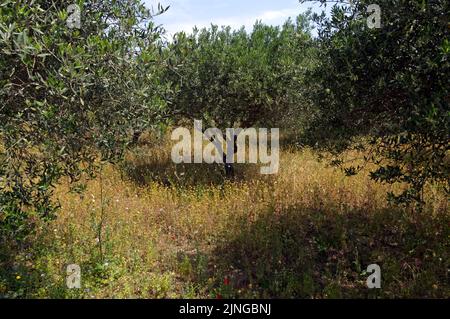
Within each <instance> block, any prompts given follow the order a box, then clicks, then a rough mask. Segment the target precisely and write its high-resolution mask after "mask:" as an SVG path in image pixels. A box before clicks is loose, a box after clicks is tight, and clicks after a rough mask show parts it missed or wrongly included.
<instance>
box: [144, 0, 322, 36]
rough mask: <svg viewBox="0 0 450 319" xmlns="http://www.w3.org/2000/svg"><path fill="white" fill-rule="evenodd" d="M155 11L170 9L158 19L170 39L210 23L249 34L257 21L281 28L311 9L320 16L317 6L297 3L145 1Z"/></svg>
mask: <svg viewBox="0 0 450 319" xmlns="http://www.w3.org/2000/svg"><path fill="white" fill-rule="evenodd" d="M145 2H146V4H147V5H148V6H149V7H151V6H153V7H154V8H156V7H157V5H158V2H159V3H161V4H162V5H163V6H168V5H170V9H169V10H168V11H167V12H166V13H164V14H163V15H161V16H158V17H156V18H155V21H156V22H157V23H158V24H162V25H163V26H164V28H165V29H166V30H167V31H168V34H169V35H172V34H174V33H175V32H178V31H186V32H190V31H192V28H193V27H194V26H197V27H198V28H201V27H207V26H209V25H210V24H211V23H213V24H217V25H219V26H222V25H230V26H231V27H232V28H234V29H238V28H240V27H241V26H245V27H246V29H247V30H251V27H252V26H253V24H254V23H255V21H256V20H261V21H262V22H264V23H266V24H270V25H281V24H283V22H284V21H286V19H287V18H289V17H295V16H297V15H298V14H299V13H302V12H304V11H306V10H307V9H308V8H309V7H311V8H312V9H313V11H316V12H320V11H321V9H320V7H319V4H318V3H317V2H308V3H305V4H300V3H299V2H298V0H228V1H224V0H159V1H155V0H145Z"/></svg>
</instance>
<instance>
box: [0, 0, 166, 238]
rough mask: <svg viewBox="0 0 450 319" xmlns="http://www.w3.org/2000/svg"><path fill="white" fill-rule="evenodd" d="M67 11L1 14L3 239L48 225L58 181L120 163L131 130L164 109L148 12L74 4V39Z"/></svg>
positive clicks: (19, 7) (28, 2)
mask: <svg viewBox="0 0 450 319" xmlns="http://www.w3.org/2000/svg"><path fill="white" fill-rule="evenodd" d="M72 3H73V1H50V0H48V1H45V0H38V1H35V0H21V1H11V0H6V1H2V4H1V5H0V101H1V105H0V123H1V126H0V160H1V162H0V238H6V237H8V238H15V239H21V238H23V237H24V236H26V235H27V234H28V233H29V230H31V229H32V227H30V225H28V224H29V223H30V222H31V221H32V220H33V218H34V217H36V218H50V217H51V216H52V215H53V214H54V212H55V210H56V208H57V204H55V203H54V202H53V201H52V190H53V187H54V185H55V183H56V182H57V181H58V180H59V179H60V178H61V177H63V176H68V177H69V178H70V180H71V181H76V180H78V179H79V177H80V176H81V174H82V173H83V172H84V173H87V174H89V175H90V176H93V175H94V174H95V172H96V170H97V167H98V163H99V162H98V161H96V159H98V158H99V159H100V160H101V161H116V160H117V159H119V158H120V157H121V155H122V154H123V151H124V149H125V146H126V145H127V143H128V140H129V138H128V133H129V130H130V129H131V128H132V129H136V128H140V127H148V126H149V125H151V124H152V123H154V122H156V121H157V118H156V115H155V114H157V112H158V110H159V109H161V108H163V107H164V105H165V103H164V101H162V100H161V99H160V98H159V95H160V94H159V92H160V91H161V90H162V87H161V85H160V83H159V76H158V74H159V73H160V72H161V67H160V65H161V64H160V63H156V62H155V61H157V58H156V57H157V55H158V46H157V43H158V38H159V33H160V31H159V29H158V28H156V27H155V26H154V25H153V23H152V22H151V17H152V12H151V11H150V10H148V9H147V8H145V6H144V5H143V3H142V2H141V1H139V0H135V1H112V2H109V1H108V2H106V1H95V0H92V1H77V2H76V3H77V4H78V5H79V7H80V9H81V12H80V13H81V14H80V16H81V28H80V29H77V28H69V27H68V25H67V23H66V21H67V19H68V17H69V13H68V12H67V8H68V6H69V5H70V4H72ZM159 9H160V11H164V10H165V9H164V8H161V7H160V8H159ZM99 155H100V156H99ZM33 216H34V217H33Z"/></svg>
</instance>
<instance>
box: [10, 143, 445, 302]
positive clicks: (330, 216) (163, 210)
mask: <svg viewBox="0 0 450 319" xmlns="http://www.w3.org/2000/svg"><path fill="white" fill-rule="evenodd" d="M356 155H357V154H348V156H349V158H351V157H356ZM169 156H170V144H169V143H168V142H167V139H166V140H164V139H163V140H162V141H161V140H160V141H159V142H158V140H157V139H155V138H153V137H149V136H147V137H144V138H143V139H141V145H140V146H138V147H137V148H136V149H134V150H133V151H132V152H130V154H129V155H128V157H127V161H126V163H125V164H124V165H123V166H122V167H121V168H120V169H118V168H114V167H112V166H108V165H106V166H105V167H104V169H103V170H102V172H101V174H99V175H98V176H97V178H96V179H94V180H91V181H88V182H87V184H86V189H85V191H84V192H81V193H77V192H74V191H73V187H72V188H69V184H68V183H67V184H66V183H65V182H62V183H61V185H60V186H59V187H58V188H57V192H56V194H55V196H56V197H57V198H58V199H59V201H60V203H61V210H60V213H59V214H58V217H57V219H56V220H55V221H54V222H53V223H52V225H51V227H45V228H43V229H48V230H46V231H44V230H43V231H42V233H41V234H40V235H41V236H44V238H45V240H44V242H43V243H42V244H41V246H42V248H41V249H38V250H37V251H38V252H37V253H33V255H18V256H17V259H18V260H21V261H22V263H21V264H22V265H26V266H25V267H27V269H26V271H25V269H24V268H22V269H21V268H18V269H17V273H16V274H15V275H16V279H15V280H16V285H17V290H16V291H17V292H19V293H20V292H22V293H26V294H27V295H30V294H31V295H33V296H35V297H84V298H112V297H114V298H118V297H145V298H149V297H158V298H159V297H169V298H172V297H187V298H190V297H200V298H217V297H219V298H220V297H285V298H290V297H306V298H333V297H417V296H422V297H448V296H449V285H448V275H449V274H448V262H449V259H448V244H449V228H448V225H449V221H450V218H449V211H448V199H447V198H446V197H445V195H444V194H443V192H441V191H440V189H439V186H438V185H428V186H427V188H426V200H427V205H426V207H425V209H424V210H423V212H416V211H414V210H413V209H412V208H407V207H406V208H398V207H394V206H390V205H389V204H388V203H387V201H386V192H387V191H389V190H392V188H391V186H388V185H381V184H378V183H375V182H373V181H371V180H370V179H369V178H368V177H367V171H368V170H369V169H370V167H366V171H365V172H362V173H361V174H359V175H357V176H354V177H346V176H345V175H344V174H343V173H342V172H341V171H339V170H336V169H335V168H332V167H330V166H328V165H327V162H326V161H323V162H320V161H318V160H317V157H316V156H315V154H314V153H313V152H312V151H311V150H309V149H302V150H299V149H294V148H291V149H283V150H282V151H281V154H280V161H281V162H280V171H279V173H278V174H277V175H274V176H263V175H259V173H258V172H259V170H258V169H257V167H255V166H251V165H242V166H240V167H238V168H237V174H236V175H237V176H239V178H237V179H236V180H233V181H226V180H224V178H223V177H222V174H221V169H222V167H219V166H215V165H202V164H192V165H175V164H173V163H172V162H171V161H170V158H169ZM71 190H72V191H71ZM27 261H28V262H27ZM72 263H76V264H79V265H80V266H81V269H82V288H81V289H71V290H70V289H67V287H66V282H65V278H66V272H65V270H66V266H67V265H68V264H72ZM372 263H378V264H379V265H380V266H381V269H382V289H374V290H369V289H367V287H366V278H367V274H365V269H366V267H367V266H368V265H369V264H372ZM30 269H31V272H29V271H30ZM25 273H28V274H30V273H31V275H25V276H24V275H23V274H25ZM18 278H19V279H18Z"/></svg>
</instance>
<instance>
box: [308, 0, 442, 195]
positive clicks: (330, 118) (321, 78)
mask: <svg viewBox="0 0 450 319" xmlns="http://www.w3.org/2000/svg"><path fill="white" fill-rule="evenodd" d="M321 2H323V3H324V2H326V1H321ZM371 2H372V1H365V0H364V1H353V6H343V5H342V4H336V5H334V7H333V10H332V15H331V17H326V16H325V15H322V16H316V21H317V22H318V24H319V39H318V45H319V50H318V52H319V61H320V65H319V66H318V67H317V69H316V70H315V71H314V73H313V74H312V75H311V78H310V81H311V83H313V86H312V88H311V91H310V93H311V95H310V96H311V97H312V99H313V100H314V101H315V104H316V105H317V109H316V113H315V120H314V121H312V122H311V123H310V130H309V132H310V134H309V137H310V139H311V141H312V142H313V143H318V144H319V146H322V147H323V148H327V149H329V150H332V151H337V152H340V151H342V150H343V149H345V148H348V147H349V146H350V145H352V144H353V145H355V144H354V142H355V140H358V138H360V137H364V138H365V137H370V143H369V146H368V149H369V151H370V156H368V157H367V160H369V161H372V162H374V163H376V164H377V165H378V169H376V170H375V171H373V172H372V175H371V176H372V178H373V179H375V180H377V181H380V182H387V183H397V182H400V183H406V184H407V185H408V186H409V187H408V188H407V189H406V190H405V191H404V192H403V193H400V194H390V198H391V199H393V200H394V201H397V202H401V203H406V202H410V201H416V202H420V201H421V200H422V190H423V186H424V184H425V183H426V182H427V181H443V182H445V183H447V186H446V187H447V188H446V190H447V192H448V191H449V189H448V186H449V184H448V181H449V179H448V177H449V176H450V165H449V163H450V162H449V141H450V135H449V134H450V113H449V111H450V109H449V102H450V95H449V92H448V88H449V79H448V74H449V71H450V61H449V54H450V43H449V41H448V35H449V28H448V13H449V12H450V8H449V2H448V1H444V0H443V1H393V0H383V1H377V4H378V5H379V6H380V8H381V28H369V27H368V26H367V18H369V15H370V12H369V13H367V12H366V10H367V7H368V6H369V4H371ZM361 146H362V145H361ZM366 146H367V144H366ZM336 163H341V162H340V161H336ZM346 170H347V172H348V173H349V174H350V175H351V174H354V173H356V172H357V168H356V167H346Z"/></svg>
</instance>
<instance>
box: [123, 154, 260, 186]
mask: <svg viewBox="0 0 450 319" xmlns="http://www.w3.org/2000/svg"><path fill="white" fill-rule="evenodd" d="M233 167H234V172H235V173H234V177H231V178H230V177H226V176H225V169H224V165H223V164H217V163H213V164H206V163H201V164H194V163H192V164H185V163H181V164H175V163H173V162H172V160H171V158H170V150H169V151H167V149H163V150H158V149H157V148H156V149H149V148H148V147H138V148H135V149H134V150H133V151H132V152H130V154H128V156H127V158H126V160H125V162H124V163H123V164H122V172H123V174H124V176H125V177H127V178H128V179H130V180H132V181H133V182H135V183H136V184H138V185H148V184H150V183H152V182H157V183H159V184H161V185H164V186H167V187H181V188H182V187H193V186H196V187H201V186H218V185H223V184H224V183H226V182H243V181H249V180H253V179H255V178H261V176H260V174H259V166H258V165H256V164H234V165H233Z"/></svg>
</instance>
